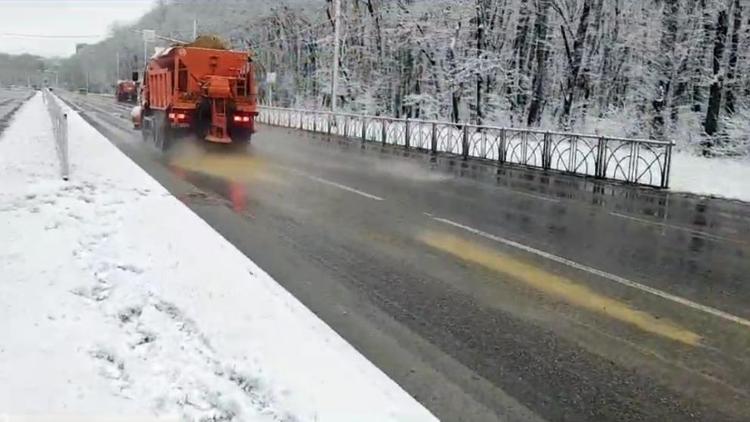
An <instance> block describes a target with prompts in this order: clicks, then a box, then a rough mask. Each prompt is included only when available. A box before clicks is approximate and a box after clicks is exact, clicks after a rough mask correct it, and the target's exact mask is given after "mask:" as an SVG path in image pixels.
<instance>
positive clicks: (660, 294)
mask: <svg viewBox="0 0 750 422" xmlns="http://www.w3.org/2000/svg"><path fill="white" fill-rule="evenodd" d="M433 219H434V220H435V221H439V222H441V223H444V224H448V225H450V226H453V227H457V228H459V229H463V230H466V231H468V232H470V233H473V234H476V235H478V236H482V237H484V238H487V239H490V240H494V241H496V242H499V243H502V244H504V245H507V246H511V247H513V248H516V249H520V250H522V251H525V252H529V253H532V254H534V255H538V256H541V257H543V258H547V259H549V260H551V261H555V262H558V263H560V264H564V265H567V266H569V267H572V268H575V269H577V270H581V271H586V272H587V273H590V274H594V275H597V276H599V277H602V278H606V279H608V280H610V281H614V282H615V283H619V284H622V285H624V286H628V287H631V288H634V289H638V290H641V291H643V292H646V293H650V294H652V295H654V296H658V297H660V298H662V299H666V300H669V301H671V302H675V303H679V304H680V305H684V306H687V307H689V308H692V309H695V310H697V311H701V312H705V313H707V314H710V315H713V316H715V317H718V318H722V319H725V320H727V321H732V322H734V323H737V324H740V325H744V326H746V327H750V320H747V319H745V318H742V317H739V316H736V315H732V314H730V313H728V312H724V311H722V310H720V309H716V308H712V307H710V306H706V305H702V304H700V303H697V302H693V301H692V300H689V299H685V298H683V297H680V296H676V295H673V294H671V293H667V292H665V291H663V290H659V289H656V288H653V287H649V286H646V285H645V284H641V283H638V282H635V281H631V280H628V279H626V278H623V277H620V276H617V275H614V274H610V273H608V272H606V271H602V270H597V269H596V268H592V267H589V266H587V265H583V264H579V263H577V262H574V261H571V260H569V259H566V258H563V257H560V256H557V255H553V254H551V253H549V252H544V251H541V250H539V249H536V248H532V247H531V246H526V245H523V244H521V243H518V242H514V241H512V240H509V239H505V238H502V237H500V236H495V235H494V234H490V233H487V232H483V231H481V230H478V229H475V228H472V227H469V226H465V225H463V224H461V223H456V222H455V221H451V220H448V219H445V218H439V217H433Z"/></svg>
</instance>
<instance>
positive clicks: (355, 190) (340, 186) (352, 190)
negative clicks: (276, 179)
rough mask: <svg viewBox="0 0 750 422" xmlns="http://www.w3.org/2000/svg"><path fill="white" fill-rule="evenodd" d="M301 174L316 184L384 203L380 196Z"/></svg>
mask: <svg viewBox="0 0 750 422" xmlns="http://www.w3.org/2000/svg"><path fill="white" fill-rule="evenodd" d="M299 174H300V175H301V176H304V177H306V178H308V179H310V180H314V181H316V182H320V183H323V184H325V185H328V186H333V187H335V188H339V189H341V190H345V191H347V192H351V193H356V194H357V195H360V196H364V197H365V198H370V199H374V200H375V201H383V198H381V197H379V196H375V195H371V194H369V193H367V192H362V191H361V190H359V189H354V188H352V187H349V186H346V185H342V184H341V183H336V182H333V181H330V180H327V179H323V178H321V177H318V176H313V175H311V174H307V173H301V172H299Z"/></svg>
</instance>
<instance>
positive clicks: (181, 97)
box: [132, 36, 258, 150]
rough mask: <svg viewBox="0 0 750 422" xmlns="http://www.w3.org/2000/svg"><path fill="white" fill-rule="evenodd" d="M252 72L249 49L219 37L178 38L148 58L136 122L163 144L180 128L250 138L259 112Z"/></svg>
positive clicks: (213, 138)
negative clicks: (185, 40)
mask: <svg viewBox="0 0 750 422" xmlns="http://www.w3.org/2000/svg"><path fill="white" fill-rule="evenodd" d="M254 74H255V73H254V70H253V62H252V59H251V56H250V55H249V53H247V52H245V51H232V50H229V48H228V47H227V45H226V43H225V42H224V41H222V40H221V39H219V38H217V37H213V36H201V37H198V38H197V39H196V40H195V41H194V42H192V43H190V44H175V45H173V46H171V47H169V48H167V49H165V50H163V51H161V52H160V53H159V54H157V55H155V56H154V57H152V58H151V60H150V61H149V62H148V64H147V68H146V70H145V74H144V77H143V85H142V89H141V101H140V104H139V106H138V107H139V108H138V109H137V110H136V109H134V110H133V113H132V115H133V116H134V117H133V123H134V125H135V127H140V128H141V131H142V134H143V138H144V140H150V141H152V142H153V143H154V144H155V145H156V147H157V148H159V149H162V150H164V149H166V148H167V147H168V146H169V143H170V142H171V140H172V134H173V132H174V131H175V130H177V129H180V128H182V129H186V130H188V131H191V132H193V133H196V134H198V136H199V137H200V138H201V139H205V140H207V141H209V142H215V143H223V144H230V143H241V142H249V141H250V137H251V135H252V133H253V132H254V129H255V116H257V115H258V109H257V103H256V97H257V91H256V85H255V78H254ZM134 79H135V78H134Z"/></svg>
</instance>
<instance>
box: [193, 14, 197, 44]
mask: <svg viewBox="0 0 750 422" xmlns="http://www.w3.org/2000/svg"><path fill="white" fill-rule="evenodd" d="M196 38H198V20H197V19H193V41H195V39H196Z"/></svg>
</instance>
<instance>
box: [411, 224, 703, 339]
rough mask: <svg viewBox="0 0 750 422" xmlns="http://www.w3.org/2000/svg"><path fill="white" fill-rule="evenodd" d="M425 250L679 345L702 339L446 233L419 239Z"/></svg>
mask: <svg viewBox="0 0 750 422" xmlns="http://www.w3.org/2000/svg"><path fill="white" fill-rule="evenodd" d="M419 239H420V241H422V242H424V243H425V244H427V245H428V246H430V247H432V248H435V249H438V250H441V251H443V252H447V253H449V254H451V255H454V256H456V257H457V258H460V259H462V260H464V261H468V262H472V263H474V264H478V265H481V266H483V267H485V268H488V269H490V270H493V271H497V272H499V273H503V274H506V275H508V276H510V277H512V278H513V279H516V280H519V281H521V282H523V283H525V284H526V285H528V286H530V287H532V288H534V289H536V290H538V291H540V292H542V293H546V294H549V295H553V296H556V297H558V298H560V299H562V300H564V301H566V302H568V303H570V304H572V305H574V306H578V307H581V308H584V309H588V310H590V311H593V312H597V313H600V314H603V315H606V316H608V317H610V318H614V319H617V320H619V321H622V322H625V323H628V324H631V325H634V326H636V327H638V328H640V329H641V330H643V331H646V332H649V333H652V334H656V335H659V336H662V337H666V338H668V339H671V340H675V341H679V342H681V343H684V344H688V345H691V346H695V345H697V344H698V343H699V342H700V341H701V336H700V335H698V334H696V333H694V332H692V331H690V330H687V329H685V328H682V327H680V326H679V325H677V324H674V323H672V322H670V321H667V320H665V319H657V318H656V317H654V316H653V315H651V314H649V313H646V312H643V311H639V310H636V309H633V308H631V307H629V306H628V305H626V304H625V303H623V302H619V301H617V300H614V299H611V298H608V297H606V296H603V295H601V294H599V293H596V292H594V291H592V290H591V289H589V288H588V287H586V286H583V285H580V284H576V283H575V282H573V281H572V280H570V279H568V278H565V277H562V276H559V275H556V274H552V273H549V272H547V271H544V270H541V269H539V268H537V267H535V266H533V265H530V264H527V263H525V262H521V261H519V260H517V259H514V258H512V257H510V256H506V255H503V254H500V253H498V252H496V251H494V250H492V249H490V248H486V247H483V246H481V245H478V244H475V243H473V242H469V241H466V240H464V239H462V238H460V237H457V236H454V235H451V234H447V233H434V232H428V233H424V234H422V235H420V236H419Z"/></svg>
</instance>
